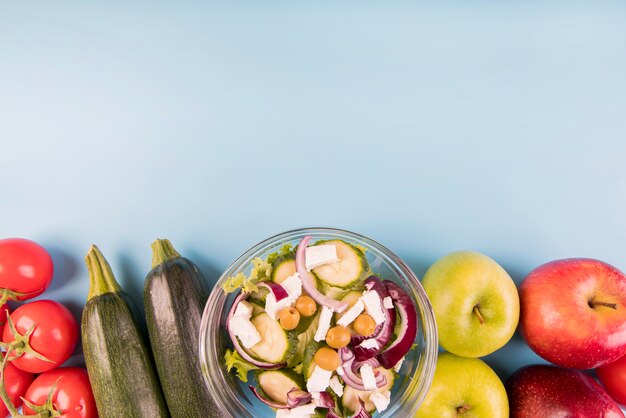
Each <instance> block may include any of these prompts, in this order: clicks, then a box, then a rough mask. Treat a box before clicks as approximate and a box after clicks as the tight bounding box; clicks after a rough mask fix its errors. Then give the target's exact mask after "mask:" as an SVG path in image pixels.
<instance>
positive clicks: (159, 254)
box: [152, 239, 180, 268]
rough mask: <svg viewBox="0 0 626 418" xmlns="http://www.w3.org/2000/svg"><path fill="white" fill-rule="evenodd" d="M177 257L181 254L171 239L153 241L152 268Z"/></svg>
mask: <svg viewBox="0 0 626 418" xmlns="http://www.w3.org/2000/svg"><path fill="white" fill-rule="evenodd" d="M177 258H180V254H179V253H178V251H176V250H175V249H174V246H173V245H172V243H171V242H170V240H169V239H156V240H154V242H153V243H152V268H155V267H156V266H158V265H160V264H163V263H165V262H167V261H171V260H174V259H177Z"/></svg>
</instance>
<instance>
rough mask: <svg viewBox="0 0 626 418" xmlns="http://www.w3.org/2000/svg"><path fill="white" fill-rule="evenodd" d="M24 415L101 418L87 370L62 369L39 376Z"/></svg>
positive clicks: (26, 400) (25, 404)
mask: <svg viewBox="0 0 626 418" xmlns="http://www.w3.org/2000/svg"><path fill="white" fill-rule="evenodd" d="M55 413H56V414H59V415H55ZM24 414H26V415H29V414H41V416H50V417H54V416H63V418H97V417H98V411H97V409H96V401H95V400H94V398H93V392H92V391H91V386H90V384H89V376H87V370H85V369H81V368H79V367H61V368H58V369H54V370H50V371H47V372H45V373H42V374H40V375H39V376H37V378H36V379H35V380H34V381H33V382H32V384H31V385H30V387H29V388H28V390H27V391H26V394H25V395H24ZM45 414H49V415H45Z"/></svg>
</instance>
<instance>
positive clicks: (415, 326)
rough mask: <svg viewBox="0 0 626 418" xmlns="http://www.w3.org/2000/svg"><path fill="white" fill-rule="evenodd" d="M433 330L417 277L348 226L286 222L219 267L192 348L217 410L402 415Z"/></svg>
mask: <svg viewBox="0 0 626 418" xmlns="http://www.w3.org/2000/svg"><path fill="white" fill-rule="evenodd" d="M436 356H437V335H436V327H435V323H434V316H433V314H432V309H431V308H430V304H429V303H428V299H427V298H426V296H425V293H424V291H423V289H422V288H421V285H420V284H419V281H418V280H417V278H416V277H415V275H414V274H413V273H412V272H411V270H410V269H409V268H408V267H407V266H406V264H404V263H403V262H402V261H401V260H400V259H399V258H398V257H397V256H395V255H394V254H393V253H391V252H390V251H389V250H387V249H385V248H384V247H382V246H381V245H380V244H378V243H376V242H374V241H372V240H369V239H367V238H365V237H362V236H359V235H357V234H353V233H350V232H347V231H340V230H333V229H327V228H310V229H304V230H296V231H291V232H288V233H285V234H281V235H279V236H276V237H273V238H271V239H270V240H267V241H265V242H262V243H261V244H259V245H257V246H255V247H254V248H252V249H251V250H250V251H248V252H247V253H246V254H244V255H243V256H242V257H240V259H238V260H237V261H236V262H235V263H234V264H233V265H232V266H231V267H230V268H229V269H228V270H227V271H226V272H225V273H224V275H223V276H222V277H221V278H220V280H219V282H218V285H217V286H216V287H215V289H214V290H213V293H212V294H211V297H210V298H209V301H208V303H207V307H206V309H205V313H204V317H203V324H202V326H201V336H200V359H201V362H202V365H203V372H204V376H205V380H206V383H207V385H208V388H209V391H210V392H211V394H212V395H213V397H214V398H215V400H216V403H217V404H218V406H220V409H221V410H222V412H223V413H224V414H225V415H227V414H231V416H236V417H241V416H254V417H277V418H286V417H292V418H293V417H326V418H339V417H342V418H343V417H358V418H365V417H386V416H394V415H395V416H397V415H398V413H400V412H403V413H405V412H406V413H407V416H408V415H411V414H412V413H414V412H415V411H416V410H417V408H418V407H419V404H420V403H421V401H422V400H423V397H424V396H425V394H426V392H427V390H428V387H429V385H430V381H431V380H432V376H433V372H434V364H435V362H436Z"/></svg>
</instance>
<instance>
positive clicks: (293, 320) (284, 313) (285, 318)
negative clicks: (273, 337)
mask: <svg viewBox="0 0 626 418" xmlns="http://www.w3.org/2000/svg"><path fill="white" fill-rule="evenodd" d="M278 320H279V321H280V326H281V327H283V329H285V330H287V331H290V330H292V329H295V328H296V327H297V326H298V323H299V322H300V312H298V310H297V309H296V308H294V307H290V308H285V309H283V310H281V311H280V312H278Z"/></svg>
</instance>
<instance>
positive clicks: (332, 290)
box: [317, 279, 350, 300]
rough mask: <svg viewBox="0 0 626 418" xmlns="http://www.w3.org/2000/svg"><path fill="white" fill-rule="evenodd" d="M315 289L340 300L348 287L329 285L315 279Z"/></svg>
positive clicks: (347, 290) (347, 291)
mask: <svg viewBox="0 0 626 418" xmlns="http://www.w3.org/2000/svg"><path fill="white" fill-rule="evenodd" d="M317 290H319V291H320V292H322V293H323V294H324V295H326V296H328V297H329V298H333V299H335V300H342V299H343V298H344V297H345V296H346V295H347V294H348V293H349V292H350V289H343V288H341V287H336V286H331V285H329V284H328V283H325V282H323V281H321V280H319V279H318V280H317Z"/></svg>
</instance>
